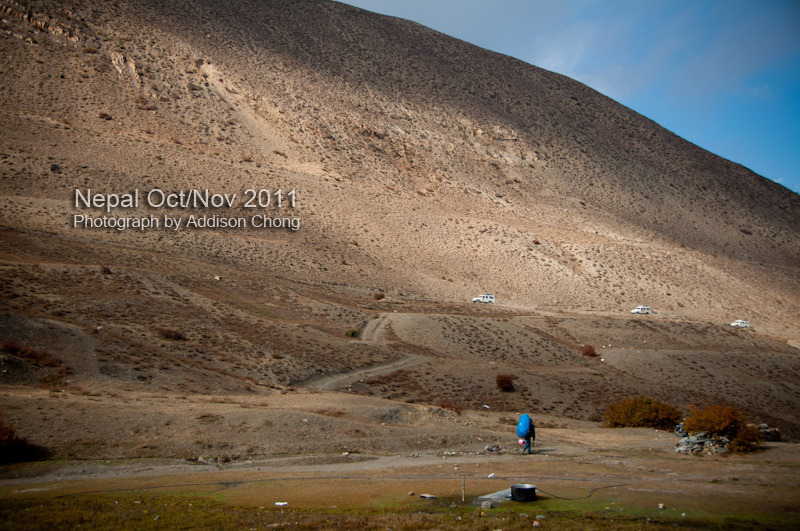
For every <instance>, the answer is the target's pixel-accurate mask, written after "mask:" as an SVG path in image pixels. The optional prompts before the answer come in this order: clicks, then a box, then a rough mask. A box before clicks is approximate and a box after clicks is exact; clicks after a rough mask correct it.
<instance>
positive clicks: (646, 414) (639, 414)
mask: <svg viewBox="0 0 800 531" xmlns="http://www.w3.org/2000/svg"><path fill="white" fill-rule="evenodd" d="M681 417H682V416H681V412H680V411H678V408H676V407H675V406H671V405H669V404H665V403H664V402H659V401H658V400H654V399H652V398H650V397H649V396H634V397H631V398H626V399H625V400H623V401H621V402H617V403H616V404H609V405H608V407H607V408H606V412H605V414H604V415H603V422H604V424H605V425H606V426H607V427H609V428H656V429H661V430H672V429H673V428H674V427H675V425H676V424H677V423H678V422H679V421H680V419H681Z"/></svg>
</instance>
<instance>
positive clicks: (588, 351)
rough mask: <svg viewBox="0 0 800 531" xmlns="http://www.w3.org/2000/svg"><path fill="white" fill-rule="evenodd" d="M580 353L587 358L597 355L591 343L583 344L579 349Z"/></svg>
mask: <svg viewBox="0 0 800 531" xmlns="http://www.w3.org/2000/svg"><path fill="white" fill-rule="evenodd" d="M581 354H582V355H584V356H586V357H588V358H594V357H595V356H597V351H596V350H595V348H594V347H593V346H592V345H584V346H583V350H581Z"/></svg>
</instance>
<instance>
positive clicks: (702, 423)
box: [683, 404, 763, 453]
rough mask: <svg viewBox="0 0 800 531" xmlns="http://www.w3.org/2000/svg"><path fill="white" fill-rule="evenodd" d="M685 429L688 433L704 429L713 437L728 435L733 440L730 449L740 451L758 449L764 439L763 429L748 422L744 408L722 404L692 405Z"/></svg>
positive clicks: (746, 451)
mask: <svg viewBox="0 0 800 531" xmlns="http://www.w3.org/2000/svg"><path fill="white" fill-rule="evenodd" d="M683 429H684V430H686V431H687V432H688V433H700V432H703V431H704V432H706V433H707V434H708V435H710V436H713V437H727V438H728V439H730V441H731V442H730V444H728V449H729V450H730V451H731V452H738V453H748V452H754V451H756V450H758V449H759V448H760V446H761V440H762V439H763V435H762V433H761V431H760V430H759V429H758V428H757V427H756V426H754V425H752V424H748V423H747V422H746V420H745V413H744V411H743V410H742V409H739V408H737V407H734V406H726V405H722V404H708V405H706V406H704V407H698V406H691V407H690V408H689V418H687V419H686V420H685V421H684V422H683Z"/></svg>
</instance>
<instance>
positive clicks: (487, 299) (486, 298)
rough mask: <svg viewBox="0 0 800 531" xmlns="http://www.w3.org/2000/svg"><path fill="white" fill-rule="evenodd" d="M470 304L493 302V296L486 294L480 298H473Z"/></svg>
mask: <svg viewBox="0 0 800 531" xmlns="http://www.w3.org/2000/svg"><path fill="white" fill-rule="evenodd" d="M472 302H494V295H492V294H491V293H486V294H484V295H481V296H480V297H475V298H474V299H472Z"/></svg>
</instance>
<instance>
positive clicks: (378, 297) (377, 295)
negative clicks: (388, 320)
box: [372, 292, 386, 301]
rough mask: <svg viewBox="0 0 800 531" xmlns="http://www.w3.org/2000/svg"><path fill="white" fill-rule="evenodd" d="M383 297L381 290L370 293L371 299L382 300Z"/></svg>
mask: <svg viewBox="0 0 800 531" xmlns="http://www.w3.org/2000/svg"><path fill="white" fill-rule="evenodd" d="M385 297H386V295H384V294H383V293H381V292H377V293H375V294H374V295H372V298H373V299H375V300H376V301H381V300H383V299H384V298H385Z"/></svg>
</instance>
